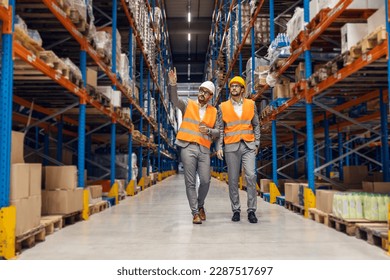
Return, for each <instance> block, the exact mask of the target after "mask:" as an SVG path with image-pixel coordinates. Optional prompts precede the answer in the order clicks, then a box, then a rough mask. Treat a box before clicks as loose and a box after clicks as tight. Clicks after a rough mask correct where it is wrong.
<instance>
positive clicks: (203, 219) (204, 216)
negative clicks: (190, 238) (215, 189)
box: [199, 207, 206, 221]
mask: <svg viewBox="0 0 390 280" xmlns="http://www.w3.org/2000/svg"><path fill="white" fill-rule="evenodd" d="M199 216H200V219H201V220H202V221H206V212H205V211H204V208H203V207H200V208H199Z"/></svg>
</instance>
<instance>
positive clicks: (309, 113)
mask: <svg viewBox="0 0 390 280" xmlns="http://www.w3.org/2000/svg"><path fill="white" fill-rule="evenodd" d="M303 4H304V21H305V22H309V21H310V4H309V0H304V3H303ZM311 74H312V66H311V53H310V51H309V50H306V51H305V76H306V77H305V78H306V79H308V78H309V77H310V76H311ZM306 124H307V126H306V134H307V138H306V143H307V146H306V148H307V179H308V184H309V188H311V190H312V191H313V193H315V187H314V172H313V170H314V131H313V104H312V101H311V100H308V99H306Z"/></svg>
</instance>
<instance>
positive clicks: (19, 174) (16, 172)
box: [10, 131, 42, 236]
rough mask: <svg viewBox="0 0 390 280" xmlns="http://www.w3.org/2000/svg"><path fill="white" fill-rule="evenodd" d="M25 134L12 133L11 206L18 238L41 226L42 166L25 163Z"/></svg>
mask: <svg viewBox="0 0 390 280" xmlns="http://www.w3.org/2000/svg"><path fill="white" fill-rule="evenodd" d="M23 147H24V134H23V133H20V132H15V131H12V147H11V186H10V205H14V206H15V207H16V232H15V234H16V236H19V235H21V234H23V233H25V232H27V231H29V230H31V229H33V228H35V227H38V226H39V225H40V221H41V179H42V165H41V164H26V163H24V157H23V154H24V149H23Z"/></svg>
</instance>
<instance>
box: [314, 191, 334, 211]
mask: <svg viewBox="0 0 390 280" xmlns="http://www.w3.org/2000/svg"><path fill="white" fill-rule="evenodd" d="M336 192H338V191H333V190H317V191H316V208H317V209H318V210H321V211H323V212H325V213H328V214H331V213H332V208H333V196H334V194H335V193H336Z"/></svg>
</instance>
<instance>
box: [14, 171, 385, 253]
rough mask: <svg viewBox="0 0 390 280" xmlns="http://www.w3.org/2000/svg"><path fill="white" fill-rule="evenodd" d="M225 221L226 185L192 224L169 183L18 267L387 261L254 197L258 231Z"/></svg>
mask: <svg viewBox="0 0 390 280" xmlns="http://www.w3.org/2000/svg"><path fill="white" fill-rule="evenodd" d="M240 199H241V205H242V206H244V207H242V215H241V221H240V222H238V223H233V222H231V220H230V219H231V210H230V202H229V196H228V189H227V185H226V184H225V183H223V182H220V181H218V180H216V179H212V183H211V187H210V191H209V194H208V197H207V200H206V205H205V208H206V212H207V221H205V222H204V223H203V224H202V225H193V224H192V216H191V214H190V210H189V206H188V202H187V198H186V194H185V186H184V177H183V175H176V176H171V177H169V178H167V179H165V180H164V181H162V182H160V183H158V184H157V185H154V186H153V187H151V188H148V189H146V190H145V191H143V192H141V193H139V194H138V195H136V196H134V197H127V198H126V199H125V200H123V201H121V202H120V204H119V205H117V206H114V207H112V208H109V209H107V210H105V211H103V212H101V213H98V214H95V215H93V216H91V217H90V219H89V221H83V222H78V223H76V224H74V225H72V226H66V227H65V228H63V229H61V230H59V231H57V232H55V233H54V234H52V235H49V236H47V238H46V241H44V242H41V243H38V244H37V245H36V246H35V247H33V248H30V249H27V250H24V251H23V252H22V254H21V255H20V256H19V257H18V259H21V260H50V259H57V260H62V259H67V260H69V259H72V260H83V259H87V260H96V259H102V260H106V259H122V260H126V259H139V260H147V259H153V260H156V259H161V260H175V259H178V260H180V259H182V260H191V259H192V260H197V259H208V260H212V259H220V260H225V259H233V260H234V259H238V260H243V259H269V260H274V259H297V260H306V259H307V260H309V259H315V260H323V259H326V260H333V259H335V260H340V259H353V260H356V259H367V260H379V259H384V260H389V259H390V258H389V257H388V256H387V255H386V253H385V252H384V251H383V250H382V249H380V248H379V247H375V246H372V245H370V244H368V243H367V242H366V241H362V240H359V239H357V238H355V237H350V236H347V235H346V234H343V233H340V232H337V231H336V230H334V229H331V228H328V227H326V226H324V225H323V224H319V223H316V222H314V221H312V220H309V219H305V218H303V217H302V216H300V215H297V214H295V213H292V212H290V211H288V210H286V209H285V208H283V207H281V206H278V205H272V204H269V203H266V202H264V201H263V200H262V199H261V198H260V197H259V198H258V211H257V214H258V217H259V223H258V224H250V223H249V222H248V221H247V218H246V193H245V192H243V191H241V192H240Z"/></svg>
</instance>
